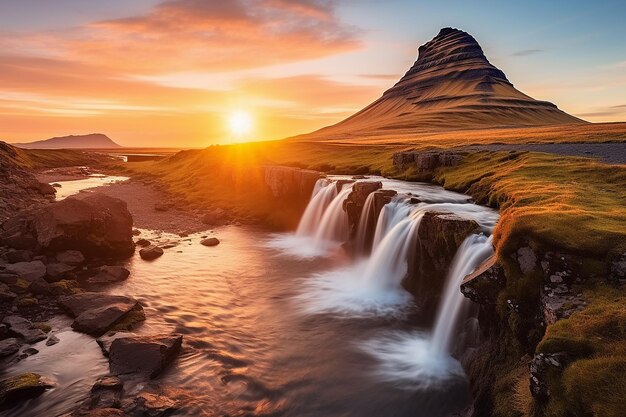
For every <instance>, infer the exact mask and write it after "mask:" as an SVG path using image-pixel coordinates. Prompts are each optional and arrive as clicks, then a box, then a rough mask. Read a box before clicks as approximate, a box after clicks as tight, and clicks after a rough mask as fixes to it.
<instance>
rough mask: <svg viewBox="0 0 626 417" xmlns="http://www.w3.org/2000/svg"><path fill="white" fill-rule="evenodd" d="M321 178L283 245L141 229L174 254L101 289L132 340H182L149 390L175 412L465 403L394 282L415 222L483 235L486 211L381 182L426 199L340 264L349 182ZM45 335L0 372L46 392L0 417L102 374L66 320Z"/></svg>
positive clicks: (442, 355)
mask: <svg viewBox="0 0 626 417" xmlns="http://www.w3.org/2000/svg"><path fill="white" fill-rule="evenodd" d="M332 180H333V179H331V180H326V182H325V183H319V184H318V187H316V190H315V191H314V192H313V194H312V198H311V203H310V204H309V207H308V208H307V211H306V212H305V214H304V215H303V220H302V222H301V223H300V227H299V228H298V232H297V233H295V234H293V235H281V236H276V235H274V236H271V235H268V234H267V233H266V232H265V231H263V230H260V229H255V228H250V227H236V226H227V227H223V228H220V229H217V230H216V236H217V237H219V238H220V240H221V244H220V245H219V246H217V247H213V248H207V247H204V246H202V245H201V244H200V240H201V239H202V234H193V235H190V236H189V237H186V238H179V237H177V236H173V235H168V234H165V233H156V232H154V231H150V230H143V231H142V235H141V237H146V238H148V239H151V240H153V241H155V242H157V243H158V242H161V243H164V242H170V241H174V242H178V244H177V246H175V247H173V248H171V249H167V250H166V251H165V254H164V255H163V256H162V257H160V258H158V259H156V260H154V261H152V262H146V261H143V260H141V259H140V258H139V256H138V255H136V256H134V257H133V258H131V259H130V260H129V261H128V262H127V263H126V265H127V267H128V268H129V269H130V270H131V275H130V278H129V279H128V280H127V281H125V282H124V283H122V284H116V285H113V286H110V287H104V288H103V290H104V291H107V292H111V293H115V294H124V295H131V296H134V297H136V298H138V299H139V300H140V301H141V303H142V304H143V305H144V309H145V312H146V317H147V320H146V322H145V324H143V325H142V326H141V327H139V328H138V329H137V332H138V333H140V334H163V333H166V334H168V333H180V334H183V335H184V338H185V339H184V349H183V352H182V354H181V356H180V357H179V358H178V359H177V361H176V362H175V363H174V364H173V366H172V367H171V368H170V369H168V370H167V371H166V372H165V373H164V374H163V375H162V376H161V377H160V378H159V379H158V381H159V383H160V384H161V385H163V386H165V387H174V388H176V390H175V391H174V393H173V394H172V395H173V396H174V397H175V398H176V399H179V400H181V401H182V402H183V403H184V404H186V407H185V408H184V409H182V410H180V411H179V412H177V413H176V414H175V415H180V416H214V415H224V416H226V415H229V416H294V417H296V416H298V417H300V416H303V417H306V416H310V417H320V416H325V417H326V416H327V417H333V416H337V417H339V416H341V417H349V416H353V417H365V416H407V417H408V416H412V417H420V416H423V417H438V416H442V417H443V416H448V415H450V414H451V413H453V412H455V411H458V410H459V409H461V408H463V407H464V406H465V405H466V404H467V401H468V400H469V394H468V389H467V385H466V382H465V380H464V377H463V370H462V369H461V367H460V365H459V363H458V362H457V361H456V360H454V359H453V358H451V357H450V356H449V355H448V354H447V353H446V352H445V350H446V348H445V347H442V346H444V345H446V344H447V342H445V343H444V342H437V343H435V342H434V339H433V338H432V332H431V328H432V323H424V320H421V319H420V315H419V314H420V313H419V306H417V305H416V304H415V303H414V301H413V298H412V296H411V295H410V294H409V293H407V292H406V291H405V290H404V289H403V288H402V286H401V281H402V278H403V276H404V274H405V273H406V262H407V252H408V251H409V250H410V248H411V241H412V239H414V236H415V231H416V230H417V228H419V224H420V219H421V217H422V216H423V213H424V212H425V211H427V210H437V211H441V210H444V211H445V210H447V211H451V212H456V213H462V214H463V215H465V216H467V217H469V218H474V219H476V220H477V221H478V222H479V224H480V225H481V226H482V227H483V229H484V230H485V231H486V232H488V231H489V230H491V228H492V227H493V225H494V224H495V221H496V220H497V214H496V213H494V212H493V211H491V210H488V209H485V208H483V207H479V206H476V205H474V204H471V203H470V202H469V198H468V197H467V196H463V195H460V194H457V193H450V192H447V191H444V190H443V189H441V188H439V187H434V186H430V185H426V184H411V183H403V182H399V181H390V180H384V179H383V180H384V188H392V187H395V188H393V189H396V190H398V192H400V193H404V194H406V193H412V194H418V195H419V196H420V199H421V200H422V201H425V202H424V203H421V204H418V205H413V206H411V207H408V209H407V210H406V215H405V217H402V218H399V219H398V220H397V222H395V225H393V226H391V227H390V228H389V230H388V231H387V232H386V233H385V234H384V236H382V238H381V240H380V243H379V244H378V245H377V246H376V247H375V248H373V252H372V254H371V256H368V257H357V258H352V257H350V256H347V255H346V253H345V252H344V251H343V250H342V248H341V244H342V243H344V241H345V239H346V237H347V229H345V228H347V226H346V223H344V221H345V217H343V215H344V214H345V213H343V212H342V210H339V209H338V208H341V206H342V203H343V199H345V196H346V195H347V192H349V190H350V185H347V186H345V187H344V188H343V190H340V191H337V190H336V187H335V184H334V183H333V182H332ZM333 188H334V189H335V190H334V191H333ZM398 201H400V200H398ZM403 204H406V202H405V203H403ZM312 206H315V207H312ZM405 208H406V207H405ZM405 208H403V210H404V209H405ZM328 213H334V214H333V215H332V216H331V215H330V214H328ZM306 217H309V219H306V221H305V218H306ZM321 230H323V232H322V231H321ZM487 241H488V239H487V238H485V237H484V236H479V235H477V236H476V237H475V238H468V240H467V241H466V242H465V243H464V246H463V247H465V246H467V247H468V249H467V250H464V249H461V250H459V253H458V254H457V257H456V258H455V261H454V265H453V266H452V269H451V272H450V274H449V277H448V287H447V288H448V289H447V290H446V294H447V293H450V294H451V295H450V296H449V297H450V299H451V300H452V301H450V303H451V304H453V305H454V306H456V304H457V301H459V299H458V297H456V296H457V295H458V294H457V292H458V291H456V292H455V286H456V289H457V290H458V280H459V279H462V277H461V275H462V274H464V273H465V272H467V271H471V269H473V267H475V265H474V266H470V263H474V262H477V261H478V259H479V258H482V257H483V256H484V255H485V254H486V253H487V252H488V251H487V249H486V248H487V246H486V245H487ZM489 244H490V243H489ZM481 245H482V246H481ZM483 246H484V248H483ZM320 247H321V249H320ZM463 247H462V248H463ZM479 247H481V248H483V249H485V250H484V251H483V250H482V249H481V250H480V251H479V250H478V248H479ZM311 248H313V249H314V250H312V249H311ZM470 248H471V250H470ZM489 248H490V246H489ZM470 252H471V253H470ZM479 252H480V254H481V255H480V256H479V255H478V253H479ZM444 298H445V299H447V298H448V295H446V296H445V297H444ZM446 302H447V301H446ZM460 303H461V304H462V303H463V299H462V298H461V299H460ZM454 308H457V307H454ZM445 309H446V310H447V309H448V307H445ZM457 316H458V315H457ZM442 320H443V319H442ZM457 320H461V318H459V317H455V318H453V319H450V320H448V319H446V323H449V322H456V321H457ZM52 325H53V328H54V330H53V332H54V333H55V334H56V335H57V336H58V337H59V339H60V340H61V341H60V343H59V344H57V345H55V346H52V347H47V346H45V342H40V343H39V344H37V345H35V346H34V347H35V348H37V349H39V350H40V352H39V353H38V354H36V355H33V356H30V357H28V358H26V359H24V360H22V361H20V362H19V363H18V364H16V365H15V366H14V367H12V368H10V369H8V370H6V371H5V372H4V373H5V374H18V373H21V372H25V371H33V372H39V373H41V374H43V375H47V376H50V377H52V378H53V379H54V380H55V382H56V387H55V388H54V389H52V390H50V391H48V392H46V393H45V394H44V395H42V396H41V397H39V398H37V399H34V400H30V401H28V402H27V403H24V404H23V405H22V406H21V407H19V408H16V409H12V410H10V411H8V412H5V415H6V416H10V417H17V416H23V417H35V416H41V415H50V416H55V415H59V414H61V413H63V412H66V411H68V410H71V409H72V408H73V407H75V406H76V404H77V403H79V402H80V401H81V400H82V399H84V397H85V396H86V395H87V393H88V391H89V388H90V387H91V385H92V384H93V382H94V381H95V379H96V378H97V377H99V376H101V375H104V374H106V373H107V372H108V366H107V363H106V360H105V359H104V358H103V356H102V354H101V352H100V349H99V348H98V346H97V345H96V343H95V341H94V340H93V338H90V337H88V336H85V335H81V334H77V333H74V332H72V331H71V330H70V328H69V325H70V320H66V319H63V318H59V319H58V320H55V321H54V322H53V323H52ZM442 326H443V325H442ZM446 326H447V325H446ZM437 327H439V325H437ZM444 327H445V326H444ZM450 328H454V325H452V326H450V327H448V328H446V334H447V335H448V336H446V338H442V340H449V339H447V338H449V337H450V336H449V335H450V332H454V330H450ZM442 331H443V330H442ZM435 333H437V332H436V331H435ZM435 339H437V337H435ZM434 346H437V348H434ZM132 392H133V388H132V387H129V393H128V395H132Z"/></svg>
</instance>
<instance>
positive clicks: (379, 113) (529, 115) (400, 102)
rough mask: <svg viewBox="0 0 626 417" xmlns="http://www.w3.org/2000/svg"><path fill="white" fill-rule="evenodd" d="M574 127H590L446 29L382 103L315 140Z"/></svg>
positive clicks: (461, 35)
mask: <svg viewBox="0 0 626 417" xmlns="http://www.w3.org/2000/svg"><path fill="white" fill-rule="evenodd" d="M573 123H584V121H583V120H580V119H578V118H576V117H574V116H571V115H569V114H567V113H565V112H563V111H561V110H559V109H558V108H557V107H556V106H555V105H554V104H552V103H549V102H547V101H540V100H535V99H533V98H532V97H529V96H528V95H526V94H524V93H522V92H521V91H519V90H517V89H515V87H514V86H513V84H512V83H511V82H510V81H509V80H508V78H507V77H506V75H505V74H504V72H503V71H502V70H500V69H498V68H497V67H495V66H494V65H492V64H491V63H490V62H489V60H488V59H487V57H486V56H485V53H484V52H483V49H482V48H481V46H480V44H479V43H478V41H477V40H476V39H475V38H474V37H473V36H472V35H470V34H469V33H467V32H464V31H462V30H460V29H456V28H451V27H446V28H443V29H441V30H440V31H439V33H438V34H437V36H435V37H434V38H433V39H431V40H430V41H428V42H426V43H424V44H423V45H421V46H420V47H419V48H418V57H417V60H416V61H415V63H414V64H413V66H412V67H411V68H410V69H409V70H408V71H407V72H406V74H405V75H404V76H403V77H402V78H401V79H400V80H399V81H398V82H397V83H396V84H395V85H394V86H393V87H391V88H390V89H388V90H387V91H385V92H384V93H383V95H382V97H381V98H379V99H378V100H376V101H375V102H373V103H372V104H370V105H369V106H367V107H365V108H364V109H363V110H361V111H359V112H358V113H356V114H354V115H352V116H350V117H349V118H347V119H345V120H344V121H342V122H339V123H337V124H336V125H333V126H329V127H327V128H324V129H321V130H319V131H318V132H315V133H313V134H311V136H323V135H344V136H345V135H350V136H357V135H372V134H382V133H384V134H412V133H419V132H433V131H449V130H460V129H481V128H493V127H520V126H542V125H554V124H573Z"/></svg>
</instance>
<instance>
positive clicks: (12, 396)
mask: <svg viewBox="0 0 626 417" xmlns="http://www.w3.org/2000/svg"><path fill="white" fill-rule="evenodd" d="M49 388H52V384H51V383H50V382H48V381H47V380H45V379H44V378H42V376H41V375H39V374H35V373H26V374H21V375H16V376H12V377H9V378H5V379H3V380H1V381H0V407H2V408H4V407H8V406H11V405H14V404H15V403H18V402H20V401H24V400H27V399H30V398H35V397H38V396H40V395H41V394H43V393H44V392H45V391H46V390H47V389H49Z"/></svg>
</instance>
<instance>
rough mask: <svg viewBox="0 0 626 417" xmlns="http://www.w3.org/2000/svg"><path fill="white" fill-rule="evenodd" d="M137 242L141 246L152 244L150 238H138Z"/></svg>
mask: <svg viewBox="0 0 626 417" xmlns="http://www.w3.org/2000/svg"><path fill="white" fill-rule="evenodd" d="M135 243H136V244H137V246H141V247H142V248H145V247H146V246H150V245H151V243H150V241H149V240H148V239H143V238H142V239H139V240H137V242H135Z"/></svg>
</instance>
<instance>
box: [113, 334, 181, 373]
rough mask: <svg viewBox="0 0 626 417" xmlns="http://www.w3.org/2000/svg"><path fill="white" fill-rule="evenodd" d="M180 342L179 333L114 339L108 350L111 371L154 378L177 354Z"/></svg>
mask: <svg viewBox="0 0 626 417" xmlns="http://www.w3.org/2000/svg"><path fill="white" fill-rule="evenodd" d="M182 342H183V337H182V336H181V335H174V336H167V337H126V338H119V339H115V340H114V341H113V342H112V343H111V348H110V351H109V366H110V368H111V372H113V373H115V374H128V373H136V374H141V375H145V376H149V377H150V378H155V377H156V376H158V375H159V374H160V373H161V372H162V371H163V369H164V368H165V367H166V366H167V365H169V364H170V363H171V362H172V361H173V360H174V359H175V358H176V357H177V356H178V354H179V353H180V349H181V345H182Z"/></svg>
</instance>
